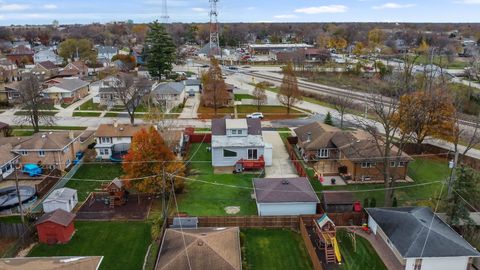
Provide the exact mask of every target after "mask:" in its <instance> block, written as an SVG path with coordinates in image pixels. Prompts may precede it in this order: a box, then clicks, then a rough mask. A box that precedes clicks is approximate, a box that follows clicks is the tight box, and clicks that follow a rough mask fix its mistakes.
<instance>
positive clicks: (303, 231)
mask: <svg viewBox="0 0 480 270" xmlns="http://www.w3.org/2000/svg"><path fill="white" fill-rule="evenodd" d="M299 227H300V235H301V236H302V239H303V242H304V243H305V247H306V248H307V251H308V255H310V260H311V261H312V264H313V269H315V270H323V267H322V263H321V262H320V259H319V258H318V255H317V252H316V251H315V247H314V246H313V244H312V240H311V239H310V235H309V234H308V230H307V227H306V226H305V223H304V220H303V218H300V223H299Z"/></svg>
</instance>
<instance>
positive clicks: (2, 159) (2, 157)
mask: <svg viewBox="0 0 480 270" xmlns="http://www.w3.org/2000/svg"><path fill="white" fill-rule="evenodd" d="M12 150H13V147H12V145H11V144H9V143H7V144H2V145H0V166H2V165H3V164H5V163H7V162H9V161H10V160H13V159H15V158H17V157H19V155H18V154H15V153H13V152H12Z"/></svg>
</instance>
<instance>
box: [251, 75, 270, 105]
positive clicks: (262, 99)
mask: <svg viewBox="0 0 480 270" xmlns="http://www.w3.org/2000/svg"><path fill="white" fill-rule="evenodd" d="M266 88H267V86H266V85H265V84H264V83H261V82H259V83H257V84H255V89H254V90H253V93H252V95H253V99H254V100H255V103H256V104H257V110H258V111H260V106H261V105H263V104H265V103H266V102H267V94H266V93H265V89H266Z"/></svg>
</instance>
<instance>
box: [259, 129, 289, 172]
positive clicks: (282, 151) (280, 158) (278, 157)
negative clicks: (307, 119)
mask: <svg viewBox="0 0 480 270" xmlns="http://www.w3.org/2000/svg"><path fill="white" fill-rule="evenodd" d="M262 133H263V139H264V141H265V142H267V143H270V144H272V147H273V149H272V150H273V153H272V166H269V167H265V177H268V178H273V177H298V174H297V172H296V171H295V168H294V167H293V165H292V162H291V161H290V158H289V156H288V153H287V149H286V148H285V145H284V144H283V141H282V138H280V135H279V134H278V132H276V131H263V132H262Z"/></svg>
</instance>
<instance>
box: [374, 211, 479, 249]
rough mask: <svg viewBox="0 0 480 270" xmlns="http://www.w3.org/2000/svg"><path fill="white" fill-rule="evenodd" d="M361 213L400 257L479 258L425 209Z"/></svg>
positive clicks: (447, 227) (456, 234)
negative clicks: (375, 224)
mask: <svg viewBox="0 0 480 270" xmlns="http://www.w3.org/2000/svg"><path fill="white" fill-rule="evenodd" d="M365 210H366V211H367V213H368V215H369V216H370V217H371V218H372V219H373V220H375V222H376V223H377V224H378V226H379V227H380V228H381V229H382V231H383V232H384V233H385V234H386V236H387V237H388V239H389V240H390V241H391V243H392V244H393V245H394V246H395V248H396V249H397V250H398V252H400V254H401V255H402V257H404V258H425V257H458V256H468V257H480V253H479V252H478V251H477V250H476V249H474V248H473V247H472V246H471V245H470V244H469V243H468V242H467V241H465V239H463V238H462V237H461V236H460V235H459V234H458V233H456V232H455V231H454V230H453V229H452V228H450V227H449V226H448V225H447V224H446V223H445V222H443V221H442V220H441V219H440V218H439V217H437V216H436V215H435V214H434V213H433V212H432V211H431V210H430V208H428V207H403V208H366V209H365ZM429 228H431V229H430V232H429ZM427 237H428V238H427ZM424 247H425V248H424ZM422 250H423V254H422Z"/></svg>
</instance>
